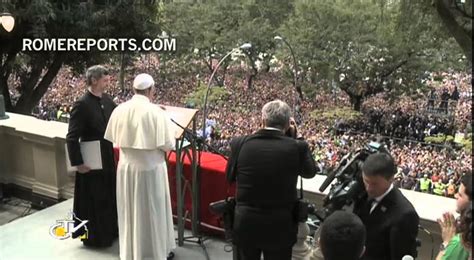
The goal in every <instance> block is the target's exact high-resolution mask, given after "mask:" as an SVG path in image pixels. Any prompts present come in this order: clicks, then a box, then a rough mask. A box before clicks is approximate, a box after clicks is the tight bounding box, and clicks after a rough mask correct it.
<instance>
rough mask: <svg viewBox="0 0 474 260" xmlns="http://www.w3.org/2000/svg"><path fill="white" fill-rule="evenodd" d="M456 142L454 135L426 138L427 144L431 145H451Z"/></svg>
mask: <svg viewBox="0 0 474 260" xmlns="http://www.w3.org/2000/svg"><path fill="white" fill-rule="evenodd" d="M453 141H454V137H453V136H452V135H447V136H446V135H443V134H438V135H436V136H427V137H425V142H426V143H431V144H444V143H450V142H453Z"/></svg>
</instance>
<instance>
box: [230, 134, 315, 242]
mask: <svg viewBox="0 0 474 260" xmlns="http://www.w3.org/2000/svg"><path fill="white" fill-rule="evenodd" d="M240 138H243V137H240ZM240 138H236V139H234V140H233V141H232V143H231V156H230V160H229V162H228V164H227V178H228V180H229V181H230V182H233V181H237V194H236V201H237V206H236V212H235V219H234V229H233V231H234V235H233V236H234V237H233V242H234V243H235V244H236V245H238V246H242V247H245V246H252V247H257V248H262V249H273V248H282V247H290V246H292V245H293V244H294V243H295V242H296V234H297V221H296V218H295V214H294V212H295V211H294V208H295V202H296V201H297V200H298V198H297V190H296V182H297V178H298V175H300V176H302V177H304V178H312V177H314V175H315V174H316V171H317V169H316V165H315V162H314V160H313V158H312V156H311V153H310V150H309V147H308V144H307V143H306V142H304V141H300V140H296V139H293V138H290V137H286V136H284V134H283V133H281V132H279V131H275V130H265V129H263V130H260V131H258V132H257V133H256V134H254V135H250V136H248V137H247V140H246V141H245V143H244V144H243V146H242V148H241V150H240V153H239V155H238V158H236V156H235V153H236V148H237V147H236V145H237V144H239V143H240ZM235 160H237V164H236V168H235V172H233V171H232V165H233V163H234V161H235Z"/></svg>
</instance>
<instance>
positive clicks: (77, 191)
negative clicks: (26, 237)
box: [66, 65, 118, 247]
mask: <svg viewBox="0 0 474 260" xmlns="http://www.w3.org/2000/svg"><path fill="white" fill-rule="evenodd" d="M86 78H87V85H88V86H89V87H88V89H87V91H86V93H85V94H84V96H82V97H81V98H80V99H79V100H77V101H76V103H75V104H74V107H73V109H72V112H71V118H70V120H69V130H68V133H67V136H66V143H67V150H68V153H69V158H70V161H71V165H72V166H77V172H76V181H75V187H74V206H73V211H74V214H75V217H77V218H79V219H81V220H88V221H89V222H88V223H87V224H86V227H87V230H88V232H87V238H85V239H82V242H83V243H84V245H86V246H93V247H108V246H111V245H112V243H113V241H114V240H115V238H117V236H118V226H117V203H116V196H115V193H116V186H115V179H116V178H115V174H116V170H115V163H114V155H113V145H112V143H110V142H109V141H107V140H105V139H104V133H105V129H106V127H107V123H108V121H109V118H110V115H111V114H112V111H113V110H114V109H115V107H116V104H115V103H114V102H113V101H112V99H111V98H110V97H109V96H108V95H107V94H105V93H104V91H105V88H106V87H107V85H108V84H109V75H108V71H107V69H106V68H105V67H103V66H100V65H96V66H92V67H90V68H89V69H88V70H87V72H86ZM96 140H98V141H100V148H101V156H102V170H91V169H90V168H89V166H88V165H86V164H85V163H84V161H83V154H82V153H81V150H80V142H84V141H96ZM76 222H77V223H75V224H76V225H77V224H79V223H78V221H76ZM84 234H85V229H84V228H81V229H79V230H78V231H76V232H74V234H73V238H77V237H79V236H83V235H84Z"/></svg>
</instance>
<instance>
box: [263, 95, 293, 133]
mask: <svg viewBox="0 0 474 260" xmlns="http://www.w3.org/2000/svg"><path fill="white" fill-rule="evenodd" d="M290 115H291V110H290V107H289V106H288V104H286V103H285V102H283V101H281V100H279V99H277V100H273V101H270V102H268V103H266V104H265V105H264V106H263V108H262V119H263V121H264V123H265V126H267V127H275V128H279V129H282V130H284V129H285V127H287V126H288V124H289V122H290Z"/></svg>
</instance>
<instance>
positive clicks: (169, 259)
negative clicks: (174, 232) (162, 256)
mask: <svg viewBox="0 0 474 260" xmlns="http://www.w3.org/2000/svg"><path fill="white" fill-rule="evenodd" d="M173 258H174V253H173V252H170V253H169V254H168V256H167V257H166V260H171V259H173Z"/></svg>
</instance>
